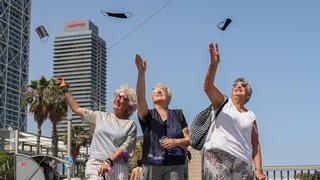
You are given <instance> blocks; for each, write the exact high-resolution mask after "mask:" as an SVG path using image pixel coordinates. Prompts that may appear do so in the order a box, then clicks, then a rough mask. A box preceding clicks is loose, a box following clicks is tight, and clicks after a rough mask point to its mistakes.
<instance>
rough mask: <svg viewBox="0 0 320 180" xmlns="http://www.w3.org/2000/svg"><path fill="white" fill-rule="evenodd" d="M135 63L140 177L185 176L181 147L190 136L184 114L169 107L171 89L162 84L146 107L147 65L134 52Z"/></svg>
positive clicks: (154, 179)
mask: <svg viewBox="0 0 320 180" xmlns="http://www.w3.org/2000/svg"><path fill="white" fill-rule="evenodd" d="M135 62H136V66H137V70H138V80H137V89H136V90H137V98H138V118H139V122H140V125H141V128H142V131H143V133H144V140H143V148H142V156H143V157H142V161H143V165H144V167H143V168H144V174H143V175H144V178H145V179H150V180H164V179H165V180H167V179H169V180H170V179H171V180H182V179H185V163H186V154H185V149H186V148H187V147H188V146H189V140H190V137H189V131H188V127H187V123H186V120H185V118H184V115H183V113H182V111H181V110H177V109H175V110H172V109H169V104H170V101H171V97H172V92H171V90H170V89H169V88H167V87H166V86H165V85H164V84H162V83H158V84H157V85H156V86H155V87H154V88H153V90H152V94H151V97H152V102H153V108H152V109H149V108H148V105H147V101H146V89H145V71H146V69H147V64H146V61H145V60H142V58H141V57H140V56H139V55H136V60H135Z"/></svg>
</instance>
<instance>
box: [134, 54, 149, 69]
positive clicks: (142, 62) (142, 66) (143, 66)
mask: <svg viewBox="0 0 320 180" xmlns="http://www.w3.org/2000/svg"><path fill="white" fill-rule="evenodd" d="M136 66H137V69H138V71H139V72H145V71H146V69H147V61H146V60H142V58H141V57H140V55H139V54H137V55H136Z"/></svg>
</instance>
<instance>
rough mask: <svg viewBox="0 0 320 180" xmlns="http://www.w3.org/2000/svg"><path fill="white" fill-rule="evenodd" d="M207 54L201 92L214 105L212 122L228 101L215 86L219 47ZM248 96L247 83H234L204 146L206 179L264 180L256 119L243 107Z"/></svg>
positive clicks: (248, 87)
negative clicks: (208, 59)
mask: <svg viewBox="0 0 320 180" xmlns="http://www.w3.org/2000/svg"><path fill="white" fill-rule="evenodd" d="M209 52H210V65H209V68H208V72H207V74H206V77H205V82H204V91H205V92H206V94H207V96H208V98H209V99H210V101H211V103H212V105H213V110H212V114H213V116H212V117H213V118H214V117H215V116H214V113H215V112H216V111H217V109H219V107H220V106H221V105H222V104H223V102H224V100H225V98H227V97H226V96H225V95H224V94H223V93H222V92H221V91H220V90H219V89H218V88H217V86H216V85H215V83H214V78H215V74H216V70H217V68H218V64H219V62H220V56H219V50H218V44H215V45H213V44H212V43H211V44H210V45H209ZM251 94H252V89H251V86H250V85H249V83H248V81H246V80H245V79H244V78H238V79H236V80H235V81H234V84H233V87H232V94H231V98H230V99H229V101H228V102H227V103H226V104H225V105H224V106H223V108H222V110H221V112H220V114H218V116H217V118H216V119H215V123H214V125H213V127H212V128H210V131H211V133H209V134H210V135H209V136H208V137H207V140H206V143H205V144H204V162H203V163H204V174H203V175H204V176H203V177H205V179H224V180H225V179H228V180H231V179H232V180H238V179H254V177H256V178H257V179H259V180H264V179H265V176H264V174H263V170H262V160H261V149H260V144H259V139H258V129H257V123H256V116H255V114H254V113H253V112H252V111H250V110H248V109H247V108H246V107H245V106H244V105H245V104H246V103H247V102H248V101H249V100H250V97H251ZM252 161H253V162H254V174H253V172H252V169H253V165H252Z"/></svg>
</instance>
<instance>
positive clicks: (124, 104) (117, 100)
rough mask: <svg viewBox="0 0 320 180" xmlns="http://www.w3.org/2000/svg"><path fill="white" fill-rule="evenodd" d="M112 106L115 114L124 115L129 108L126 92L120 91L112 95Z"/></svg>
mask: <svg viewBox="0 0 320 180" xmlns="http://www.w3.org/2000/svg"><path fill="white" fill-rule="evenodd" d="M112 106H113V110H114V111H115V112H118V113H121V114H124V115H126V114H127V112H128V108H129V107H130V104H129V98H128V92H126V91H120V92H118V93H114V95H113V103H112Z"/></svg>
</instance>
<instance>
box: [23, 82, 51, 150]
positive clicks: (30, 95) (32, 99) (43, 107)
mask: <svg viewBox="0 0 320 180" xmlns="http://www.w3.org/2000/svg"><path fill="white" fill-rule="evenodd" d="M48 84H49V81H47V79H46V78H45V77H44V76H41V77H40V79H39V80H34V81H31V83H30V84H28V86H27V87H28V88H27V90H26V91H25V92H24V94H23V104H24V105H25V106H27V105H29V112H31V113H32V114H33V117H34V120H35V121H36V123H37V150H36V153H37V154H39V152H40V137H41V127H42V125H43V122H44V121H45V120H46V119H47V117H48V114H49V111H48V101H47V100H46V98H47V97H46V96H47V95H48V93H47V92H46V89H47V87H48Z"/></svg>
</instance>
